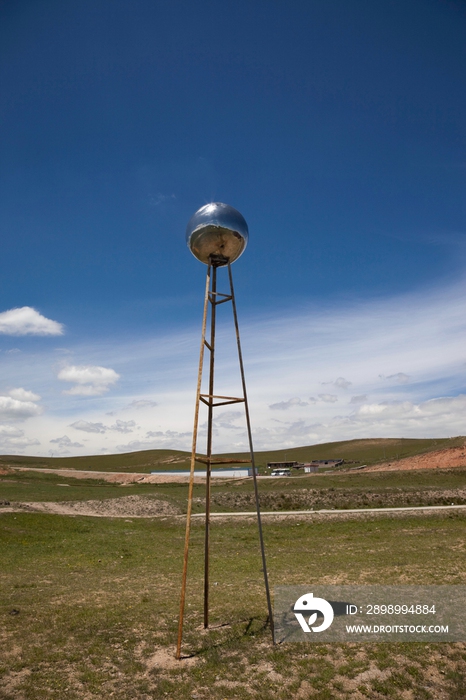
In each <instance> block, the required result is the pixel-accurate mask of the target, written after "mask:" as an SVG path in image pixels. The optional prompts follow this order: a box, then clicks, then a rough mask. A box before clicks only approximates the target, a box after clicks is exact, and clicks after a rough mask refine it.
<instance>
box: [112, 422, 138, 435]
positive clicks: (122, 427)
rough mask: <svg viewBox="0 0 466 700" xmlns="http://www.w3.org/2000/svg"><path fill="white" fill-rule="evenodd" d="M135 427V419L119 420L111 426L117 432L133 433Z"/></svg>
mask: <svg viewBox="0 0 466 700" xmlns="http://www.w3.org/2000/svg"><path fill="white" fill-rule="evenodd" d="M135 427H136V423H135V421H134V420H117V421H116V422H115V423H114V424H113V425H111V426H110V428H109V430H116V432H117V433H132V432H133V428H135Z"/></svg>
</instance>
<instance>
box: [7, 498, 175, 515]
mask: <svg viewBox="0 0 466 700" xmlns="http://www.w3.org/2000/svg"><path fill="white" fill-rule="evenodd" d="M1 510H2V512H10V513H11V512H25V511H26V512H29V513H55V514H57V515H90V516H93V517H101V518H153V517H160V516H171V515H179V514H180V513H181V510H180V509H179V508H177V506H176V505H174V504H173V503H170V502H169V501H165V500H163V499H161V498H153V497H151V496H122V497H121V498H107V499H105V500H100V501H99V500H93V501H58V502H47V501H39V502H35V503H19V502H16V503H15V502H11V503H9V505H6V506H2V507H1Z"/></svg>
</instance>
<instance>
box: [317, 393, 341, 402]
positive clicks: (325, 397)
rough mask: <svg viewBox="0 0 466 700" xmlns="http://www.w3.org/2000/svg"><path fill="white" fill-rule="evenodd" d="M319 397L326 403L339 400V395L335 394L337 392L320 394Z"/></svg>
mask: <svg viewBox="0 0 466 700" xmlns="http://www.w3.org/2000/svg"><path fill="white" fill-rule="evenodd" d="M318 398H319V399H320V401H324V402H325V403H336V401H338V396H335V394H319V396H318Z"/></svg>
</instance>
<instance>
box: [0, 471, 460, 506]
mask: <svg viewBox="0 0 466 700" xmlns="http://www.w3.org/2000/svg"><path fill="white" fill-rule="evenodd" d="M465 488H466V469H464V468H460V467H456V468H454V469H436V470H434V469H424V470H420V471H406V472H372V473H363V472H362V473H361V472H352V473H335V474H329V475H326V476H323V475H322V476H321V475H316V474H310V475H299V476H296V477H291V478H288V477H287V478H273V479H261V480H260V482H259V490H260V497H261V504H262V508H263V510H303V509H310V508H313V509H319V508H361V507H363V508H367V507H380V506H395V505H398V506H403V505H435V504H439V505H442V504H450V503H455V504H460V503H464V502H466V493H465ZM130 494H131V495H145V496H154V497H159V498H162V499H165V500H168V501H170V502H171V503H174V504H176V505H177V506H178V507H179V509H180V511H181V512H186V498H187V485H186V484H185V483H183V484H138V483H136V484H131V485H124V486H122V485H120V484H112V483H108V482H105V481H101V480H99V479H75V478H68V477H64V476H62V475H60V474H53V473H43V472H40V471H12V472H10V473H9V474H6V475H3V476H0V501H2V500H8V501H13V502H14V501H17V502H24V501H26V502H28V501H87V500H95V499H107V498H118V497H120V496H123V495H130ZM193 495H194V512H202V511H203V510H204V509H205V486H204V485H202V484H196V485H195V486H194V492H193ZM254 508H255V504H254V497H253V490H252V480H251V479H247V480H236V479H232V480H230V481H227V482H224V481H223V480H222V483H216V481H215V480H214V481H213V484H212V510H213V511H217V512H218V511H231V510H251V511H252V510H254Z"/></svg>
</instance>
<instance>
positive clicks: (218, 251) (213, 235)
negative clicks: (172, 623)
mask: <svg viewBox="0 0 466 700" xmlns="http://www.w3.org/2000/svg"><path fill="white" fill-rule="evenodd" d="M248 236H249V233H248V226H247V224H246V221H245V220H244V218H243V217H242V215H241V214H240V213H239V211H237V210H236V209H234V208H233V207H230V206H229V205H227V204H222V203H220V202H214V203H211V204H207V205H205V206H203V207H201V209H199V210H198V211H197V212H196V213H195V214H194V215H193V216H192V217H191V219H190V220H189V222H188V226H187V229H186V240H187V244H188V247H189V249H190V250H191V252H192V253H193V255H194V256H195V257H196V258H197V259H198V260H200V261H201V262H203V263H205V264H206V265H207V278H206V286H205V295H204V314H203V319H202V333H201V349H200V355H199V371H198V377H197V392H196V404H195V410H194V428H193V441H192V450H191V469H190V476H189V490H188V509H187V516H186V535H185V545H184V561H183V576H182V584H181V602H180V616H179V624H178V642H177V647H176V658H177V659H180V657H181V643H182V637H183V618H184V608H185V596H186V578H187V571H188V553H189V536H190V529H191V513H192V502H193V486H194V476H195V464H196V462H201V463H202V464H205V466H206V512H205V541H204V628H207V627H208V626H209V546H210V543H209V535H210V493H211V475H212V466H213V465H216V464H238V463H239V462H245V463H248V464H251V466H252V476H253V483H254V495H255V501H256V512H257V524H258V529H259V542H260V550H261V556H262V569H263V572H264V583H265V593H266V598H267V606H268V615H269V623H270V626H271V630H272V639H273V614H272V604H271V599H270V589H269V582H268V575H267V564H266V559H265V549H264V539H263V534H262V523H261V514H260V505H259V492H258V488H257V475H256V467H255V460H254V449H253V443H252V432H251V423H250V419H249V406H248V398H247V393H246V381H245V376H244V367H243V357H242V352H241V342H240V334H239V326H238V317H237V313H236V301H235V292H234V287H233V277H232V274H231V263H233V262H234V261H235V260H237V259H238V258H239V256H240V255H241V254H242V253H243V251H244V249H245V248H246V245H247V242H248ZM220 267H226V268H228V282H229V290H228V293H226V294H223V293H220V292H218V291H217V270H218V268H220ZM227 302H230V303H231V305H232V309H233V321H234V326H235V332H236V345H237V351H238V361H239V370H240V375H241V385H242V395H241V396H239V397H235V396H219V395H216V394H215V393H214V370H215V321H216V309H217V306H218V305H219V304H224V303H227ZM209 309H210V314H209ZM209 316H210V337H209V339H208V340H207V338H206V330H207V325H208V318H209ZM206 349H207V351H208V353H210V358H209V360H210V361H209V363H208V364H209V378H208V393H207V394H204V393H201V387H202V373H203V368H204V354H205V350H206ZM201 402H202V403H203V404H205V405H206V406H207V449H206V456H205V457H198V456H197V455H196V450H197V434H198V427H199V408H200V404H201ZM234 403H242V404H243V405H244V411H245V417H246V427H247V434H248V441H249V452H250V459H249V460H225V459H218V458H215V457H214V456H213V455H212V434H213V433H212V428H213V415H214V409H215V408H217V406H226V405H229V404H234Z"/></svg>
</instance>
